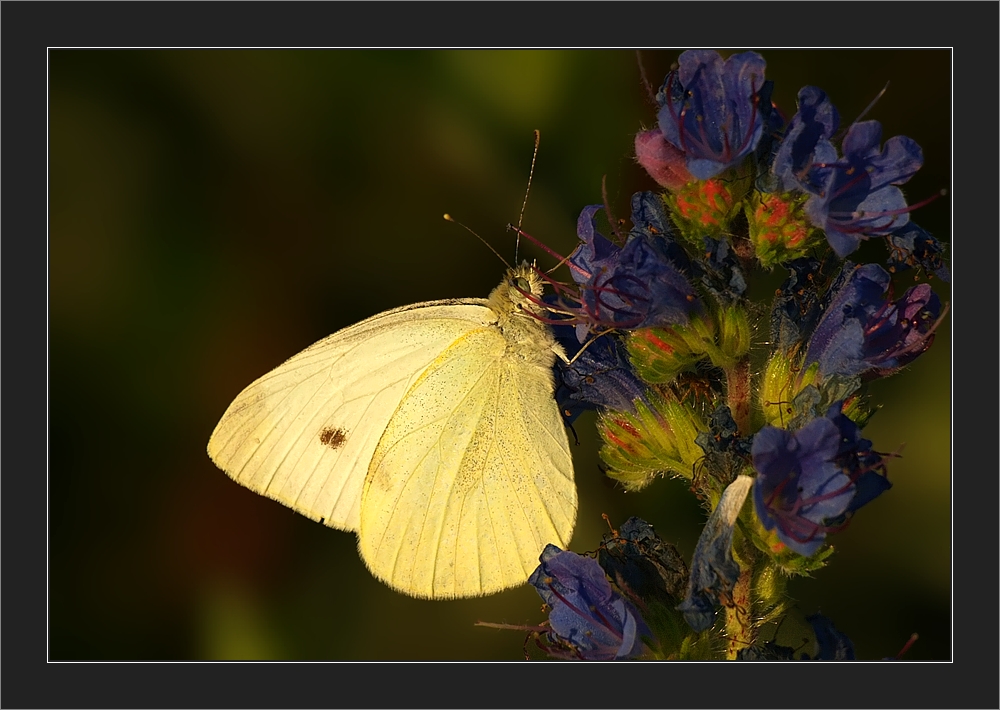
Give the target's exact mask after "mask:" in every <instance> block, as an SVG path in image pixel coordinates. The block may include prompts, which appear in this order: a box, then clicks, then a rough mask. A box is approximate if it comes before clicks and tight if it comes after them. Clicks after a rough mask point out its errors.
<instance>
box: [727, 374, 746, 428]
mask: <svg viewBox="0 0 1000 710" xmlns="http://www.w3.org/2000/svg"><path fill="white" fill-rule="evenodd" d="M726 399H727V400H728V403H729V409H730V411H731V412H732V414H733V421H735V422H736V426H737V428H738V429H739V432H740V434H741V435H742V436H746V435H747V434H749V433H750V358H749V357H744V358H742V359H740V360H739V361H738V362H737V363H736V364H735V365H734V366H733V367H730V368H726Z"/></svg>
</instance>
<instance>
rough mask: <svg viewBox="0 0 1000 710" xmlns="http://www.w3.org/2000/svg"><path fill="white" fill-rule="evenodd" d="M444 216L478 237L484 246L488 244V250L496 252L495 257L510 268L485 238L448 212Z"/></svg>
mask: <svg viewBox="0 0 1000 710" xmlns="http://www.w3.org/2000/svg"><path fill="white" fill-rule="evenodd" d="M444 218H445V220H447V221H448V222H452V223H454V224H457V225H458V226H459V227H461V228H462V229H464V230H465V231H467V232H468V233H469V234H471V235H472V236H474V237H475V238H476V239H478V240H479V241H481V242H482V243H483V244H485V245H486V246H488V247H489V249H490V251H491V252H493V253H494V254H496V255H497V258H498V259H499V260H500V261H502V262H503V264H504V266H506V267H507V268H508V269H510V268H511V265H510V264H508V263H507V260H506V259H504V258H503V257H502V256H500V252H498V251H497V250H496V249H494V248H493V245H492V244H490V243H489V242H488V241H486V240H485V239H483V238H482V237H480V236H479V235H478V234H476V233H475V232H473V231H472V230H471V229H469V228H468V227H466V226H465V225H464V224H462V223H461V222H459V221H458V220H457V219H455V218H454V217H452V216H451V215H450V214H445V216H444Z"/></svg>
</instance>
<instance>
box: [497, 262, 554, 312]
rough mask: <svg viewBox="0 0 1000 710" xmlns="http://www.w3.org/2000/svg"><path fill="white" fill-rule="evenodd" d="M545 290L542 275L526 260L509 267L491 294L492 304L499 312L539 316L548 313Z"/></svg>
mask: <svg viewBox="0 0 1000 710" xmlns="http://www.w3.org/2000/svg"><path fill="white" fill-rule="evenodd" d="M543 291H544V282H543V281H542V277H541V276H539V275H538V271H537V270H536V269H535V267H534V266H533V265H531V264H529V263H527V262H524V263H522V264H521V265H520V266H515V267H514V268H512V269H508V271H507V275H506V276H504V280H503V281H502V282H501V283H500V285H499V286H497V287H496V288H495V289H493V293H491V294H490V306H491V307H492V308H493V310H494V311H497V312H504V313H508V314H510V315H518V314H524V315H527V316H531V317H537V316H540V315H544V314H545V313H546V308H545V306H544V304H543V303H542V293H543Z"/></svg>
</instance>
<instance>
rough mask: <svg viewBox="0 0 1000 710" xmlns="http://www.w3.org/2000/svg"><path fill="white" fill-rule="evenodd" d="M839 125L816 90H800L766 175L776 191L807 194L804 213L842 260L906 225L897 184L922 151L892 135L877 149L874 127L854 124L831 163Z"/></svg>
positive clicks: (877, 125) (873, 124)
mask: <svg viewBox="0 0 1000 710" xmlns="http://www.w3.org/2000/svg"><path fill="white" fill-rule="evenodd" d="M839 122H840V117H839V115H838V114H837V109H836V108H834V106H833V104H832V103H830V100H829V99H828V98H827V96H826V94H825V93H824V92H823V91H821V90H820V89H817V88H816V87H815V86H806V87H803V88H802V89H801V90H800V91H799V96H798V112H797V113H796V114H795V115H794V116H793V117H792V120H791V121H789V124H788V130H787V131H786V132H785V135H784V137H783V138H782V141H781V145H780V146H779V147H778V150H777V152H776V153H775V156H774V161H773V163H772V165H771V172H772V173H773V174H774V175H775V177H777V178H778V183H779V185H778V187H779V189H780V190H783V191H789V190H801V191H803V192H806V193H809V194H810V195H812V197H811V198H810V199H809V201H808V202H807V203H806V205H805V212H806V215H807V216H808V217H809V219H810V221H811V222H812V223H813V224H814V225H816V226H817V227H820V228H821V229H823V230H824V231H825V232H826V237H827V241H829V243H830V246H832V247H833V250H834V251H835V252H836V253H837V256H839V257H841V258H843V257H845V256H847V255H848V254H850V253H851V252H853V251H855V250H856V249H857V248H858V246H859V245H860V243H861V240H862V239H865V238H867V237H870V236H879V235H885V234H889V233H890V232H892V231H894V230H896V229H898V228H900V227H902V226H903V225H904V224H906V223H907V221H908V220H909V212H910V209H911V208H908V207H907V205H906V199H905V198H904V197H903V193H902V191H901V190H900V189H899V188H898V187H896V185H901V184H903V183H905V182H906V181H907V180H909V179H910V178H911V177H912V176H913V174H914V173H916V172H917V170H919V169H920V166H921V165H922V164H923V152H922V151H921V150H920V146H919V145H917V144H916V142H914V141H913V140H911V139H910V138H907V137H906V136H894V137H892V138H890V139H889V140H887V141H886V142H885V146H884V147H882V148H880V147H879V146H880V144H881V140H882V126H881V124H880V123H879V122H878V121H860V122H858V123H854V124H852V125H851V126H850V128H848V129H847V134H846V135H845V136H844V140H843V142H842V143H841V146H840V151H841V153H843V157H838V152H837V149H836V148H835V147H834V145H833V143H831V142H830V141H831V138H832V137H833V135H834V133H836V131H837V127H838V125H839Z"/></svg>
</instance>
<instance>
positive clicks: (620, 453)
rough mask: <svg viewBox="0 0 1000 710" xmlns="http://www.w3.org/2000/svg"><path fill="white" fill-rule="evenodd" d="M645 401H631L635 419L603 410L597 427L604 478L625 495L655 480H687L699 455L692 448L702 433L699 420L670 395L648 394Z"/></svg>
mask: <svg viewBox="0 0 1000 710" xmlns="http://www.w3.org/2000/svg"><path fill="white" fill-rule="evenodd" d="M649 401H650V403H651V404H647V403H646V402H644V401H642V400H637V401H636V403H635V404H636V413H635V414H629V413H627V412H612V411H607V412H605V413H604V414H603V415H602V416H601V418H600V420H599V421H598V425H597V428H598V431H599V432H600V434H601V438H602V439H603V441H604V446H602V447H601V450H600V456H601V460H603V461H604V463H606V464H607V465H608V467H609V471H608V476H610V477H611V478H614V479H615V480H617V481H620V482H621V483H623V484H624V486H625V488H626V489H627V490H631V491H636V490H639V489H641V488H644V487H645V486H647V485H649V484H650V483H651V482H652V480H653V478H654V477H656V476H657V475H665V474H667V473H670V474H672V475H675V476H682V477H684V478H688V479H690V478H691V477H692V468H693V466H694V464H695V463H696V462H697V461H698V459H700V458H701V457H702V456H703V452H702V450H701V448H700V447H699V446H698V445H697V444H695V438H696V437H697V436H698V434H699V432H702V431H708V426H707V425H706V424H705V422H704V421H702V419H701V417H700V416H698V415H697V414H696V413H695V412H694V410H693V409H691V408H690V407H689V406H687V405H685V404H682V403H680V402H678V401H677V399H676V398H674V397H673V396H672V395H670V394H657V393H654V392H650V394H649Z"/></svg>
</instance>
